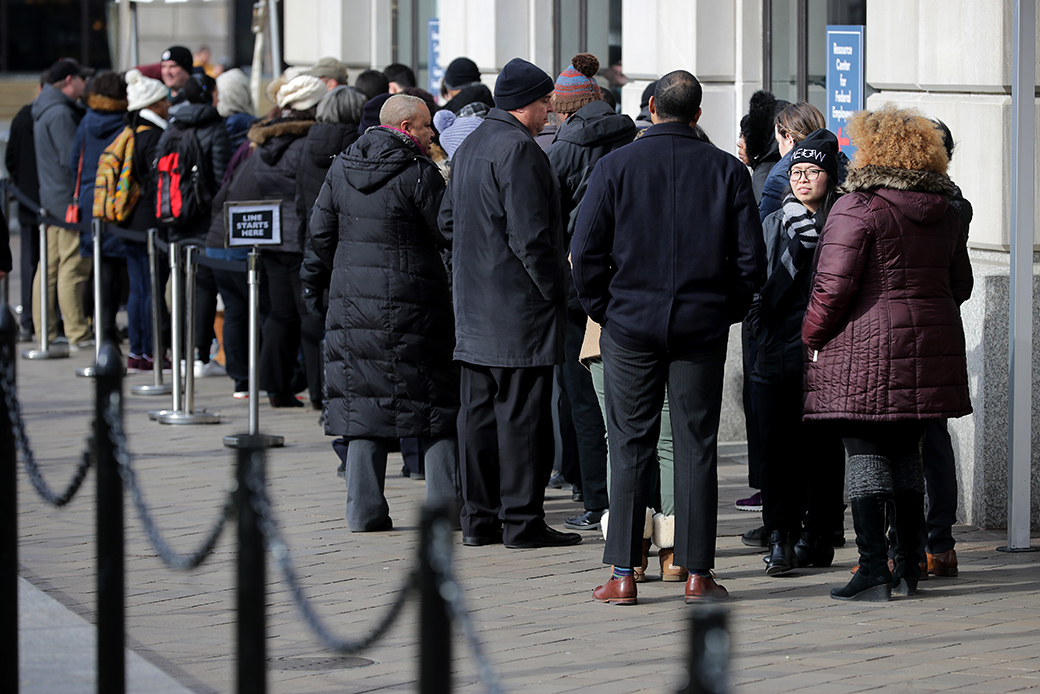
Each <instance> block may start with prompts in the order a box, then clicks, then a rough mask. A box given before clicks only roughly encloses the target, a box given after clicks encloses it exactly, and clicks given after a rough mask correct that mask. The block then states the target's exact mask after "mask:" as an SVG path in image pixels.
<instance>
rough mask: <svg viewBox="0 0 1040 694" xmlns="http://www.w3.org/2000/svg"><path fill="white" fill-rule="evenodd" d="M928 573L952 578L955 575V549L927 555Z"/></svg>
mask: <svg viewBox="0 0 1040 694" xmlns="http://www.w3.org/2000/svg"><path fill="white" fill-rule="evenodd" d="M928 573H930V574H931V575H933V576H945V577H947V578H953V577H954V576H956V575H957V550H955V549H951V550H947V551H945V552H943V553H942V554H929V555H928Z"/></svg>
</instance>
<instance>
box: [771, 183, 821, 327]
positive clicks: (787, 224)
mask: <svg viewBox="0 0 1040 694" xmlns="http://www.w3.org/2000/svg"><path fill="white" fill-rule="evenodd" d="M781 209H782V210H783V212H782V213H781V217H782V219H781V222H780V238H779V239H778V240H777V245H778V248H777V250H778V251H779V252H780V262H779V264H778V265H777V266H776V268H775V269H774V270H773V272H772V274H771V275H770V276H769V279H768V280H766V283H765V285H764V286H763V287H762V297H761V300H762V304H763V308H766V309H773V308H776V307H777V306H778V305H779V303H780V301H781V299H783V297H784V295H785V294H787V292H788V290H789V289H791V287H793V286H794V284H795V279H796V278H797V277H798V275H799V273H801V272H802V271H804V270H805V268H806V267H807V266H808V265H809V263H810V262H812V258H813V255H814V254H815V253H816V245H817V244H818V243H819V242H820V232H819V230H818V229H817V228H816V220H814V219H813V215H812V214H811V213H810V212H809V210H808V209H806V207H805V205H803V204H802V203H800V202H799V201H798V198H796V197H795V196H794V194H793V193H788V194H787V195H785V196H784V202H783V206H782V207H781Z"/></svg>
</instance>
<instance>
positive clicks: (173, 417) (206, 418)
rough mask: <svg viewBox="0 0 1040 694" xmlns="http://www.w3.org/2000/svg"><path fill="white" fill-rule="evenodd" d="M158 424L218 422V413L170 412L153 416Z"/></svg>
mask: <svg viewBox="0 0 1040 694" xmlns="http://www.w3.org/2000/svg"><path fill="white" fill-rule="evenodd" d="M155 421H157V422H159V424H220V415H219V414H216V413H213V414H208V413H206V412H171V413H169V414H161V415H159V416H158V417H156V418H155Z"/></svg>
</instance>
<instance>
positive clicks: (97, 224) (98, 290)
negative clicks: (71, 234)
mask: <svg viewBox="0 0 1040 694" xmlns="http://www.w3.org/2000/svg"><path fill="white" fill-rule="evenodd" d="M90 225H91V227H92V230H93V233H94V364H97V361H98V359H99V358H100V357H101V339H102V332H103V331H102V330H101V320H102V319H101V314H102V307H103V305H104V303H105V302H104V297H103V292H104V289H103V286H102V283H101V240H102V239H101V233H102V232H101V229H102V222H101V220H100V219H98V218H97V217H95V218H93V219H92V220H91V222H90ZM95 373H97V369H96V367H95V366H84V367H83V368H82V369H76V375H77V376H84V377H86V378H94V375H95Z"/></svg>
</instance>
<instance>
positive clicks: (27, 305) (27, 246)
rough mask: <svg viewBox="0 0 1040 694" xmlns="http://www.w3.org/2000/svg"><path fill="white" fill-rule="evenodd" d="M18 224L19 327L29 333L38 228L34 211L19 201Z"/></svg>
mask: <svg viewBox="0 0 1040 694" xmlns="http://www.w3.org/2000/svg"><path fill="white" fill-rule="evenodd" d="M18 226H19V229H20V231H19V233H20V234H21V237H22V238H21V242H22V248H21V254H20V255H21V257H20V258H19V261H20V263H21V282H22V318H21V327H22V328H23V329H25V330H28V331H29V332H31V333H35V332H36V331H35V330H34V329H33V312H32V307H33V302H34V301H35V300H36V297H34V296H33V290H32V286H33V277H34V276H35V275H36V268H37V267H38V266H39V265H40V228H39V227H38V226H37V225H36V212H35V211H33V212H26V208H24V207H23V206H22V205H21V203H19V204H18Z"/></svg>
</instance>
